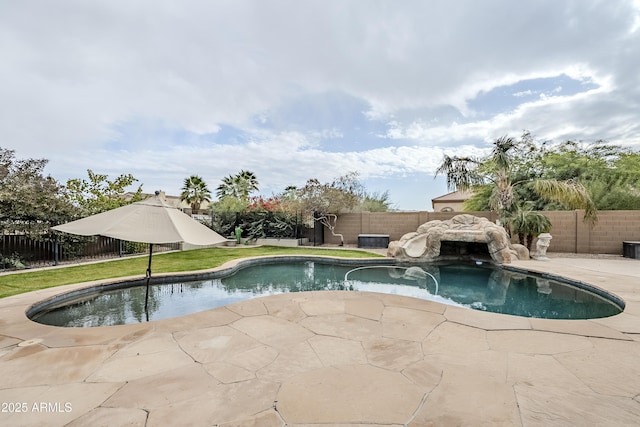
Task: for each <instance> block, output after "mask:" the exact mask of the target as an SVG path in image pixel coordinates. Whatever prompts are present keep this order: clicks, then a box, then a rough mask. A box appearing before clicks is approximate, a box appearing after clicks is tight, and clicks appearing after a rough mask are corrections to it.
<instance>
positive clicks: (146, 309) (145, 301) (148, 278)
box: [144, 243, 153, 322]
mask: <svg viewBox="0 0 640 427" xmlns="http://www.w3.org/2000/svg"><path fill="white" fill-rule="evenodd" d="M152 255H153V243H149V266H148V267H147V274H146V277H147V292H146V294H145V296H144V312H145V314H146V315H147V322H148V321H149V310H148V307H149V282H150V281H151V256H152Z"/></svg>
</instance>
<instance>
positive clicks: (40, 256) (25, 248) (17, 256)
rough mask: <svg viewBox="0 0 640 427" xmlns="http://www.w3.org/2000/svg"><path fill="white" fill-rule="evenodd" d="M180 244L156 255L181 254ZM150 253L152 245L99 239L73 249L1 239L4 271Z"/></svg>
mask: <svg viewBox="0 0 640 427" xmlns="http://www.w3.org/2000/svg"><path fill="white" fill-rule="evenodd" d="M180 248H181V247H180V244H179V243H175V244H166V245H154V247H153V250H154V252H162V251H167V250H178V249H180ZM147 250H148V245H145V244H140V243H134V244H131V243H129V242H125V241H122V240H118V239H113V238H110V237H102V236H96V237H93V238H87V239H86V241H85V242H82V243H75V244H73V245H70V246H65V245H61V244H60V243H58V242H55V241H45V240H36V239H32V238H30V237H29V236H26V235H20V234H5V235H0V270H11V269H16V268H25V267H27V268H31V267H44V266H51V265H57V264H63V263H68V262H71V261H83V260H94V259H95V260H98V259H109V258H117V257H122V256H125V255H136V254H141V253H144V252H145V251H147Z"/></svg>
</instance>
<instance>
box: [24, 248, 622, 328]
mask: <svg viewBox="0 0 640 427" xmlns="http://www.w3.org/2000/svg"><path fill="white" fill-rule="evenodd" d="M167 280H173V281H174V282H173V283H156V284H153V285H152V286H151V287H150V291H149V304H148V307H147V310H146V311H145V287H144V286H140V285H139V283H138V286H132V283H119V284H113V285H109V286H100V287H97V288H87V289H82V290H80V291H75V292H71V293H69V294H65V295H62V296H57V297H55V298H53V299H51V300H47V301H43V302H41V303H39V304H36V305H34V306H33V307H31V309H30V310H28V312H27V315H28V316H29V318H30V319H31V320H33V321H36V322H39V323H43V324H47V325H53V326H69V327H93V326H110V325H122V324H132V323H140V322H146V321H151V320H160V319H167V318H173V317H178V316H182V315H186V314H191V313H197V312H200V311H204V310H208V309H212V308H215V307H220V306H224V305H228V304H232V303H234V302H239V301H244V300H247V299H251V298H256V297H261V296H266V295H274V294H280V293H286V292H304V291H317V290H347V291H369V292H381V293H389V294H397V295H403V296H409V297H414V298H421V299H425V300H431V301H437V302H441V303H444V304H452V305H458V306H464V307H468V308H470V309H475V310H482V311H490V312H494V313H503V314H512V315H517V316H525V317H539V318H549V319H590V318H601V317H608V316H612V315H615V314H618V313H620V312H621V311H622V308H623V307H624V303H623V302H622V301H621V300H619V299H617V298H616V297H614V296H612V295H609V294H607V293H605V292H602V291H599V290H598V289H596V288H592V287H590V286H589V285H586V284H582V283H575V282H573V283H566V282H563V281H561V280H560V278H550V277H546V276H542V275H533V274H526V273H525V272H522V271H513V270H509V269H506V268H503V267H496V266H493V265H491V264H486V263H478V264H475V263H472V264H461V263H455V264H450V263H449V264H446V263H438V264H421V265H397V264H390V263H381V262H380V261H379V260H378V261H376V262H375V263H372V262H363V261H359V262H358V263H357V264H354V263H353V262H346V261H335V260H334V261H332V260H330V259H318V258H313V259H295V260H292V259H285V260H282V259H271V260H265V259H262V260H253V261H249V262H245V263H243V264H240V265H239V266H238V267H237V268H234V269H229V270H225V271H221V272H216V273H211V275H210V277H207V278H201V279H200V280H194V281H191V280H189V281H188V280H185V279H182V280H177V279H175V278H174V279H168V278H165V279H163V281H165V282H166V281H167Z"/></svg>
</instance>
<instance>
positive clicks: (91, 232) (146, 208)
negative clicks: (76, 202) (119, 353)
mask: <svg viewBox="0 0 640 427" xmlns="http://www.w3.org/2000/svg"><path fill="white" fill-rule="evenodd" d="M51 228H52V229H53V230H57V231H63V232H65V233H70V234H78V235H81V236H96V235H100V236H106V237H113V238H116V239H120V240H127V241H130V242H141V243H149V267H148V268H147V274H146V278H147V296H146V298H145V309H146V305H147V299H148V296H149V281H150V279H151V257H152V255H153V244H154V243H181V242H185V243H191V244H193V245H199V246H205V245H215V244H218V243H222V242H224V241H226V240H227V239H225V238H224V237H222V236H221V235H219V234H218V233H216V232H215V231H213V230H211V229H210V228H209V227H207V226H205V225H203V224H201V223H200V222H198V221H196V220H194V219H192V218H191V217H190V216H189V215H186V214H185V213H183V212H181V211H180V210H179V209H177V208H174V207H173V206H170V205H168V204H167V203H166V202H165V201H164V200H162V198H160V193H159V192H158V191H156V194H155V196H152V197H150V198H148V199H146V200H143V201H140V202H136V203H131V204H130V205H126V206H122V207H119V208H116V209H112V210H110V211H106V212H102V213H99V214H96V215H92V216H89V217H86V218H82V219H79V220H77V221H72V222H68V223H66V224H62V225H57V226H55V227H51Z"/></svg>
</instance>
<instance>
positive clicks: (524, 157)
mask: <svg viewBox="0 0 640 427" xmlns="http://www.w3.org/2000/svg"><path fill="white" fill-rule="evenodd" d="M535 150H536V147H535V144H534V143H533V139H532V138H531V135H530V134H529V133H528V132H525V133H524V134H523V137H522V138H521V140H519V141H518V140H516V139H514V138H511V137H507V136H503V137H500V138H498V139H496V140H495V141H494V142H493V147H492V150H491V153H490V154H489V155H488V156H486V157H483V158H473V157H457V156H454V157H450V156H445V157H444V159H443V161H442V164H441V165H440V166H439V167H438V169H437V170H436V175H439V174H445V175H446V177H447V186H448V187H449V190H451V191H453V190H456V189H460V190H466V189H470V188H472V187H476V186H483V185H486V186H489V188H491V195H490V199H489V205H490V207H491V210H493V211H495V212H496V213H497V214H498V216H499V218H500V220H501V222H502V223H503V224H507V223H508V221H507V220H508V218H509V216H510V214H511V212H512V211H513V209H514V207H515V206H516V205H517V204H520V203H522V202H524V201H525V200H522V199H521V197H518V193H517V192H516V189H517V188H520V189H521V190H522V191H523V192H524V190H526V189H530V190H531V191H533V192H534V193H536V194H537V195H538V196H539V197H541V198H543V199H545V200H549V201H553V202H557V203H561V204H562V205H564V206H566V207H568V208H569V209H584V210H585V220H586V221H588V222H590V223H593V222H595V221H596V220H597V213H596V206H595V204H594V203H593V200H592V199H591V197H590V195H589V192H588V191H587V189H586V188H585V187H584V186H583V185H582V184H580V183H579V182H577V181H574V180H564V181H562V180H555V179H543V178H541V177H539V176H538V175H536V174H535V170H534V169H531V168H532V167H533V166H534V165H533V164H531V163H530V160H531V159H532V158H534V157H535V152H536V151H535Z"/></svg>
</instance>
